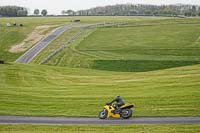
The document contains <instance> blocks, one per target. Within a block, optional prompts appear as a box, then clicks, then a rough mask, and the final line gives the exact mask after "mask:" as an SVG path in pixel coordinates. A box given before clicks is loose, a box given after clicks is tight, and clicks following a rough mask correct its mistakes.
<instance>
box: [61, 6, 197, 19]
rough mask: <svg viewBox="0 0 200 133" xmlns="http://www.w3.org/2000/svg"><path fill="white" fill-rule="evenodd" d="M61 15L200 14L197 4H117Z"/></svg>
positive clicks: (65, 12) (69, 11)
mask: <svg viewBox="0 0 200 133" xmlns="http://www.w3.org/2000/svg"><path fill="white" fill-rule="evenodd" d="M62 14H63V15H78V16H137V15H145V16H159V15H161V16H174V15H183V16H200V6H198V5H185V4H176V5H145V4H117V5H109V6H103V7H95V8H91V9H87V10H79V11H76V12H75V11H73V10H67V11H64V10H63V11H62Z"/></svg>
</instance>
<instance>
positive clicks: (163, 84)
mask: <svg viewBox="0 0 200 133" xmlns="http://www.w3.org/2000/svg"><path fill="white" fill-rule="evenodd" d="M199 68H200V66H199V65H194V66H188V67H181V68H173V69H167V70H159V71H152V72H139V73H133V72H130V73H124V72H108V71H97V70H91V69H80V68H65V67H54V66H52V67H51V66H40V65H17V64H7V65H1V69H0V79H1V80H0V85H1V86H0V88H1V89H0V114H1V115H30V116H75V117H96V116H97V114H98V112H99V111H100V110H101V109H102V108H103V106H104V104H105V103H106V102H108V101H111V100H112V99H113V98H114V97H115V96H116V95H121V96H122V97H123V98H124V99H125V101H127V102H130V103H135V104H136V108H135V111H134V116H199V114H200V108H199V107H200V106H199V105H200V98H199V95H200V91H199V86H200V84H199V83H200V69H199Z"/></svg>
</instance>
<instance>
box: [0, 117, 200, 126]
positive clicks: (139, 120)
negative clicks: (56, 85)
mask: <svg viewBox="0 0 200 133" xmlns="http://www.w3.org/2000/svg"><path fill="white" fill-rule="evenodd" d="M0 124H200V117H135V118H134V117H133V118H131V119H128V120H124V119H105V120H100V119H98V118H66V117H26V116H0Z"/></svg>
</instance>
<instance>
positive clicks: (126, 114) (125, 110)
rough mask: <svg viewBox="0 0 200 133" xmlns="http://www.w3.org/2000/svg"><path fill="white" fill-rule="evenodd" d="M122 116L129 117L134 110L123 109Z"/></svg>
mask: <svg viewBox="0 0 200 133" xmlns="http://www.w3.org/2000/svg"><path fill="white" fill-rule="evenodd" d="M121 117H122V118H123V119H129V118H130V117H132V110H131V109H123V110H122V112H121Z"/></svg>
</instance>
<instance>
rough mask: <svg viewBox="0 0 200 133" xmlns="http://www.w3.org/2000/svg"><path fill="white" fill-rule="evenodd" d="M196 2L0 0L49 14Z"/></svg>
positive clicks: (0, 3) (194, 0)
mask: <svg viewBox="0 0 200 133" xmlns="http://www.w3.org/2000/svg"><path fill="white" fill-rule="evenodd" d="M125 3H133V4H156V5H161V4H177V3H183V4H194V5H200V0H0V6H4V5H17V6H23V7H26V8H28V9H29V11H30V13H33V10H34V9H36V8H38V9H40V10H42V9H47V10H48V12H49V14H60V13H61V11H62V10H68V9H72V10H75V11H77V10H82V9H89V8H92V7H96V6H105V5H114V4H125Z"/></svg>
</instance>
